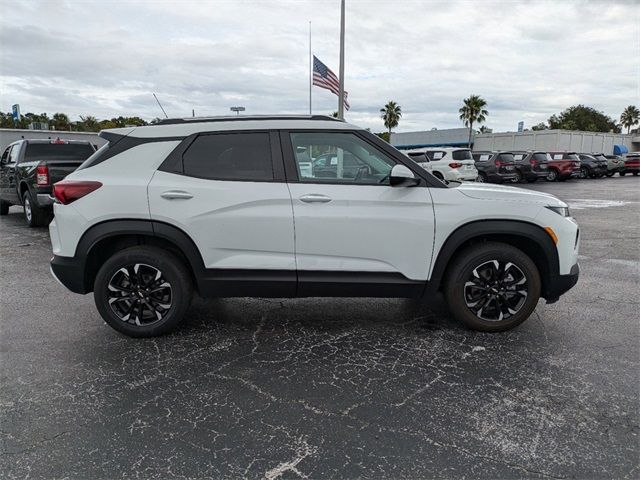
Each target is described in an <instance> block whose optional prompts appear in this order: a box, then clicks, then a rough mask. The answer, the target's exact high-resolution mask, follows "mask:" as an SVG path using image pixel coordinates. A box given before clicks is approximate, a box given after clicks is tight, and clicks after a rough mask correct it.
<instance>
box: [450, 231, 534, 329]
mask: <svg viewBox="0 0 640 480" xmlns="http://www.w3.org/2000/svg"><path fill="white" fill-rule="evenodd" d="M494 259H495V260H499V261H508V262H512V263H514V264H515V265H516V266H517V267H518V268H520V270H522V272H523V273H524V274H525V276H526V277H527V283H528V290H527V299H526V300H525V303H524V305H522V307H521V308H520V310H519V311H518V313H516V314H515V315H514V316H513V317H511V318H510V319H508V320H504V321H500V322H491V321H488V320H482V319H480V318H478V317H477V316H476V315H475V314H474V313H473V312H472V311H471V310H470V309H469V308H468V307H467V305H466V303H465V298H464V284H465V282H466V281H467V279H468V276H469V275H470V274H471V272H472V270H473V269H474V268H475V267H477V266H478V265H481V264H482V263H484V262H487V261H490V260H494ZM540 292H541V280H540V274H539V272H538V269H537V268H536V265H535V263H533V261H532V260H531V259H530V258H529V257H528V256H527V255H526V254H524V253H523V252H522V251H520V250H518V249H517V248H515V247H512V246H510V245H507V244H500V243H488V244H484V245H481V246H478V247H471V248H469V249H467V250H465V251H464V252H462V253H461V255H460V257H459V260H458V261H456V263H455V264H454V265H453V266H452V268H451V270H450V271H449V274H448V277H447V279H446V285H445V297H446V300H447V304H448V306H449V309H450V310H451V313H453V315H454V316H455V317H456V318H457V319H459V320H462V322H463V323H464V324H465V325H467V326H468V327H469V328H472V329H474V330H480V331H485V332H500V331H505V330H510V329H512V328H514V327H516V326H518V325H520V324H521V323H522V322H524V321H525V320H526V319H527V318H529V316H530V315H531V314H532V313H533V311H534V310H535V308H536V306H537V304H538V300H539V298H540Z"/></svg>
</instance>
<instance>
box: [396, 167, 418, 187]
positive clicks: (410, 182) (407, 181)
mask: <svg viewBox="0 0 640 480" xmlns="http://www.w3.org/2000/svg"><path fill="white" fill-rule="evenodd" d="M419 183H420V179H419V178H416V176H415V175H414V174H413V172H412V171H411V170H409V169H408V168H407V167H405V166H404V165H395V166H394V167H393V168H392V169H391V173H390V174H389V184H390V185H391V186H392V187H415V186H416V185H418V184H419Z"/></svg>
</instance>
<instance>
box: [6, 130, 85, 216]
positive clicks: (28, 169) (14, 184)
mask: <svg viewBox="0 0 640 480" xmlns="http://www.w3.org/2000/svg"><path fill="white" fill-rule="evenodd" d="M94 152H95V149H94V147H93V145H92V144H91V143H89V142H86V141H78V140H60V139H57V140H18V141H17V142H13V143H11V144H10V145H9V146H8V147H7V148H6V149H5V151H4V152H3V154H2V157H1V158H0V215H7V214H8V213H9V207H10V206H11V205H22V206H23V207H24V217H25V219H26V221H27V224H28V225H29V226H30V227H38V226H42V225H45V224H46V223H48V221H49V220H50V219H51V215H52V213H53V207H52V205H53V197H52V196H51V188H52V185H53V184H54V183H56V182H58V181H60V180H62V179H63V178H64V177H66V176H67V175H68V174H70V173H71V172H73V171H74V170H75V169H76V168H78V167H79V166H80V165H81V164H82V162H84V161H85V160H86V159H87V158H89V157H90V156H91V155H93V153H94Z"/></svg>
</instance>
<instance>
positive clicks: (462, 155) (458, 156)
mask: <svg viewBox="0 0 640 480" xmlns="http://www.w3.org/2000/svg"><path fill="white" fill-rule="evenodd" d="M451 157H452V158H453V159H454V160H473V157H472V156H471V151H470V150H454V151H453V152H452V153H451Z"/></svg>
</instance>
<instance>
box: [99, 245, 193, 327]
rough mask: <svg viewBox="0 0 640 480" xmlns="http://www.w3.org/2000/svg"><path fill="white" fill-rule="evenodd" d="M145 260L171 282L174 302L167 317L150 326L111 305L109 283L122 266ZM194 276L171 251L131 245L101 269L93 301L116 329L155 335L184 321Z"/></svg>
mask: <svg viewBox="0 0 640 480" xmlns="http://www.w3.org/2000/svg"><path fill="white" fill-rule="evenodd" d="M132 263H143V264H146V265H150V266H152V267H154V268H157V269H158V270H160V271H161V272H162V274H163V275H164V277H165V278H166V280H167V281H168V282H169V284H170V285H171V300H172V304H171V307H170V309H169V312H168V313H167V314H166V316H165V317H164V318H163V319H162V320H160V321H159V322H157V323H153V324H151V325H142V326H138V325H133V324H130V323H127V322H125V321H123V320H121V319H120V318H119V317H118V316H117V315H116V314H115V312H113V310H112V309H111V306H110V305H109V301H108V300H109V295H108V285H109V282H110V280H111V278H112V277H113V275H114V274H115V273H116V272H117V271H118V270H119V269H120V268H122V267H123V266H125V265H129V264H132ZM192 293H193V290H192V285H191V278H190V274H189V272H188V270H187V269H186V267H185V266H184V264H183V263H182V262H181V261H180V260H179V259H178V258H177V257H175V256H174V255H172V254H171V253H169V252H167V251H165V250H161V249H157V248H153V247H131V248H128V249H125V250H122V251H121V252H118V253H116V254H115V255H113V256H112V257H111V258H109V259H108V260H107V261H106V262H105V263H104V264H103V265H102V267H101V268H100V270H99V271H98V274H97V275H96V279H95V282H94V291H93V296H94V301H95V304H96V308H97V309H98V312H99V313H100V315H101V316H102V318H103V319H104V320H105V322H107V324H109V326H111V327H112V328H113V329H115V330H117V331H119V332H121V333H124V334H125V335H128V336H130V337H152V336H157V335H162V334H165V333H168V332H169V331H171V330H173V329H175V328H176V327H177V326H178V325H179V324H180V323H181V321H182V319H183V317H184V315H185V313H186V312H187V310H188V308H189V305H190V304H191V297H192Z"/></svg>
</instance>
